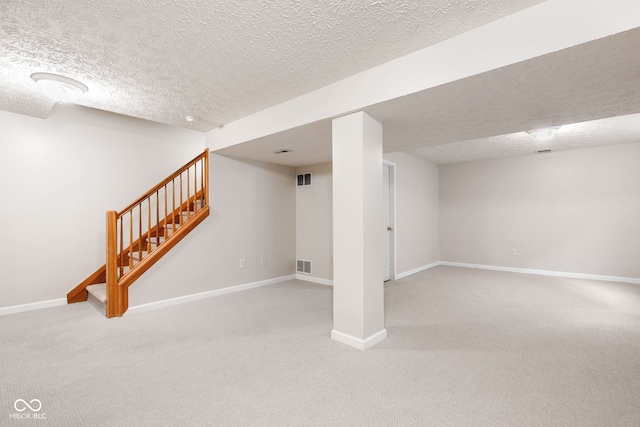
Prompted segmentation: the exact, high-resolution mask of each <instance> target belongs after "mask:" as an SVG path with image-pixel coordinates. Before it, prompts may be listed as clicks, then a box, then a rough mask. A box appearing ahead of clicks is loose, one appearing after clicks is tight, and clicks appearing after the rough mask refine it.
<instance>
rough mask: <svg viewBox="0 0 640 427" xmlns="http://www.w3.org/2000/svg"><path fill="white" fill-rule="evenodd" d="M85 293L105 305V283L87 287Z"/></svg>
mask: <svg viewBox="0 0 640 427" xmlns="http://www.w3.org/2000/svg"><path fill="white" fill-rule="evenodd" d="M87 292H89V293H90V294H91V295H93V296H94V297H95V298H96V299H97V300H98V301H102V303H104V304H106V303H107V284H106V283H98V284H96V285H89V286H87Z"/></svg>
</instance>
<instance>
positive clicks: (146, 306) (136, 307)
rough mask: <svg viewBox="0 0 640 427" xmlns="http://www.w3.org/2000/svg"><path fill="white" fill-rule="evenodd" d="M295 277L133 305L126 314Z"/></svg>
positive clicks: (289, 278)
mask: <svg viewBox="0 0 640 427" xmlns="http://www.w3.org/2000/svg"><path fill="white" fill-rule="evenodd" d="M295 278H296V277H295V275H294V274H292V275H289V276H281V277H276V278H273V279H267V280H261V281H258V282H252V283H246V284H244V285H237V286H230V287H228V288H221V289H213V290H211V291H206V292H200V293H197V294H191V295H185V296H181V297H177V298H171V299H166V300H162V301H155V302H150V303H147V304H140V305H134V306H132V307H129V309H128V310H127V313H139V312H143V311H148V310H156V309H158V308H163V307H170V306H172V305H177V304H184V303H185V302H191V301H197V300H201V299H204V298H211V297H217V296H220V295H225V294H230V293H232V292H239V291H246V290H247V289H253V288H259V287H261V286H267V285H274V284H276V283H281V282H286V281H287V280H293V279H295Z"/></svg>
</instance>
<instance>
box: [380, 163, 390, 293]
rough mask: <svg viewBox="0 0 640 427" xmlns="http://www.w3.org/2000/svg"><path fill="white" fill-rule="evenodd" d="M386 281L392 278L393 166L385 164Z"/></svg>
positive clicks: (383, 198)
mask: <svg viewBox="0 0 640 427" xmlns="http://www.w3.org/2000/svg"><path fill="white" fill-rule="evenodd" d="M382 177H383V179H382V207H383V220H382V230H383V242H384V243H383V248H384V249H383V250H384V269H383V270H384V281H385V282H386V281H387V280H389V279H390V278H391V231H392V227H391V187H390V186H391V166H390V165H384V167H383V174H382Z"/></svg>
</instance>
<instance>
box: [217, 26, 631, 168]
mask: <svg viewBox="0 0 640 427" xmlns="http://www.w3.org/2000/svg"><path fill="white" fill-rule="evenodd" d="M638 52H640V28H636V29H633V30H629V31H625V32H622V33H618V34H614V35H612V36H609V37H605V38H602V39H599V40H594V41H592V42H588V43H584V44H581V45H577V46H574V47H571V48H567V49H563V50H561V51H558V52H554V53H551V54H548V55H543V56H540V57H537V58H533V59H530V60H527V61H523V62H519V63H516V64H513V65H509V66H506V67H503V68H500V69H497V70H493V71H490V72H487V73H483V74H478V75H475V76H472V77H469V78H466V79H461V80H457V81H455V82H452V83H448V84H445V85H442V86H438V87H434V88H432V89H428V90H425V91H422V92H417V93H413V94H411V95H407V96H403V97H400V98H396V99H392V100H390V101H386V102H383V103H380V104H376V105H372V106H370V107H367V108H365V109H364V110H365V111H366V112H367V113H369V114H370V115H371V116H373V117H374V118H376V119H377V120H379V121H381V122H382V124H383V129H384V150H385V152H393V151H407V152H409V153H411V154H414V155H416V156H419V157H422V158H424V159H427V160H429V161H432V162H434V163H452V162H461V161H469V160H478V159H486V158H493V157H505V156H513V155H521V154H533V153H534V152H535V151H536V150H537V149H539V148H541V144H534V143H533V141H531V140H530V138H529V137H528V136H527V134H526V133H525V132H524V131H526V130H531V129H537V128H541V127H546V126H554V125H563V128H562V129H561V132H559V134H558V138H557V141H556V140H554V142H553V144H554V145H552V147H553V148H554V150H565V149H573V148H581V147H588V146H594V145H608V144H617V143H626V142H632V141H640V119H639V118H638V116H637V115H635V114H634V113H640V55H638ZM617 116H626V117H618V118H616V117H617ZM604 119H609V120H610V121H611V122H610V123H609V122H607V120H604ZM585 122H586V123H585ZM573 124H576V125H573ZM578 124H579V125H578ZM566 125H573V126H566ZM580 141H583V142H582V143H581V142H580ZM281 148H288V149H292V150H293V151H292V152H291V153H287V154H280V155H274V154H273V151H275V150H277V149H281ZM545 148H546V145H545ZM221 153H223V154H227V155H236V156H240V157H250V158H253V159H260V160H266V161H271V162H276V163H281V164H288V165H302V164H313V163H320V162H327V161H330V160H331V121H330V120H327V121H323V122H319V123H315V124H312V125H309V126H305V127H301V128H297V129H294V130H292V131H289V132H282V133H280V134H274V135H270V136H268V137H265V138H260V139H257V140H255V141H251V142H248V143H245V144H240V145H238V146H233V147H229V148H227V149H224V150H221Z"/></svg>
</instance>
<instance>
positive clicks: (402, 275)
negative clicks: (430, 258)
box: [394, 261, 440, 280]
mask: <svg viewBox="0 0 640 427" xmlns="http://www.w3.org/2000/svg"><path fill="white" fill-rule="evenodd" d="M439 265H440V262H438V261H436V262H432V263H431V264H427V265H423V266H422V267H418V268H414V269H413V270H409V271H403V272H402V273H398V274H396V278H395V279H394V280H400V279H404V278H405V277H408V276H411V275H412V274H416V273H420V272H421V271H425V270H428V269H430V268H433V267H437V266H439Z"/></svg>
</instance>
